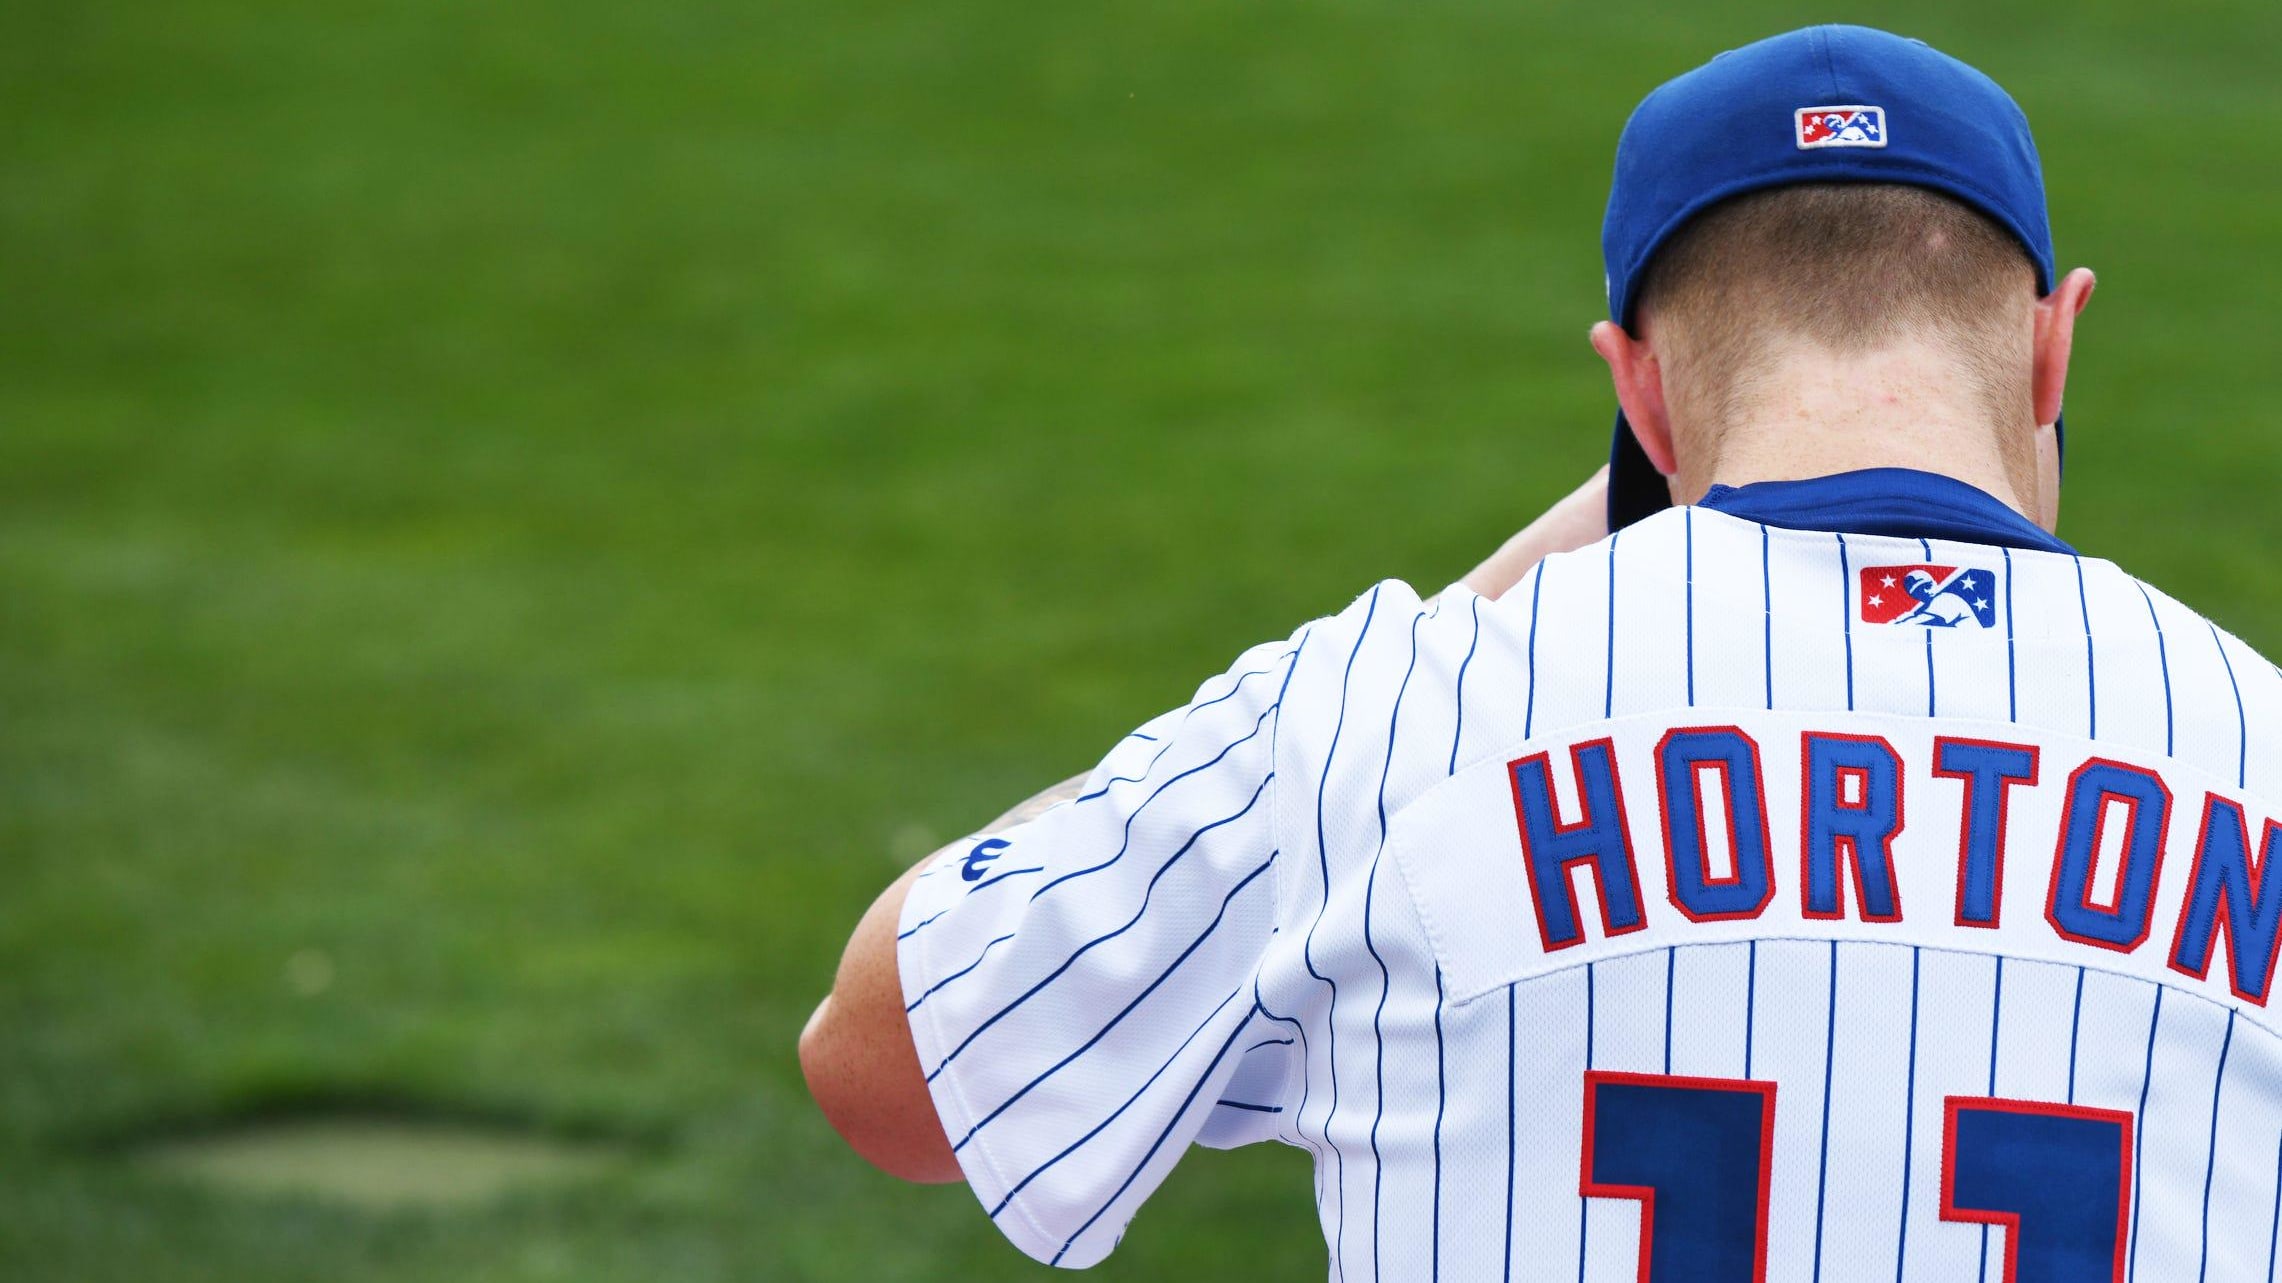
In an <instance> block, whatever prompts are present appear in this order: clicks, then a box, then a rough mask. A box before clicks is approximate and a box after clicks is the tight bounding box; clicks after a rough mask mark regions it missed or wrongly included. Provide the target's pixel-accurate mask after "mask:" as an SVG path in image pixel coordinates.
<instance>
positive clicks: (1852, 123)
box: [1793, 105, 1886, 151]
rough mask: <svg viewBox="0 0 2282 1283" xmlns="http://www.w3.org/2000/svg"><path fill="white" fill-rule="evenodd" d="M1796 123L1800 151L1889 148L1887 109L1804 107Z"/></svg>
mask: <svg viewBox="0 0 2282 1283" xmlns="http://www.w3.org/2000/svg"><path fill="white" fill-rule="evenodd" d="M1793 121H1794V123H1795V124H1796V125H1797V126H1798V138H1799V150H1800V151H1810V150H1812V149H1814V148H1816V147H1883V146H1885V145H1886V109H1885V108H1883V107H1864V106H1860V105H1855V106H1846V107H1801V108H1799V110H1798V111H1797V112H1796V113H1795V114H1794V116H1793Z"/></svg>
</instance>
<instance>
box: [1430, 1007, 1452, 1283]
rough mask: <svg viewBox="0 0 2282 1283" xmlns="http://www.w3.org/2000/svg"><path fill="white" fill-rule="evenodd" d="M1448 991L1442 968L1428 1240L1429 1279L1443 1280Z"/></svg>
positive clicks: (1436, 1030) (1436, 1023) (1436, 1011)
mask: <svg viewBox="0 0 2282 1283" xmlns="http://www.w3.org/2000/svg"><path fill="white" fill-rule="evenodd" d="M1445 996H1446V991H1445V990H1444V989H1443V987H1442V968H1441V967H1439V966H1437V967H1436V968H1435V969H1434V1215H1433V1218H1432V1220H1430V1221H1429V1222H1428V1229H1427V1238H1428V1242H1429V1243H1430V1244H1431V1245H1432V1257H1431V1264H1430V1265H1429V1267H1428V1272H1427V1277H1428V1278H1430V1279H1439V1278H1441V1277H1442V1114H1443V1109H1444V1107H1445V1106H1446V1105H1447V1104H1448V1103H1449V1100H1450V1080H1449V1079H1448V1078H1447V1077H1446V1076H1445V1075H1444V1069H1443V1054H1442V1001H1443V998H1444V997H1445Z"/></svg>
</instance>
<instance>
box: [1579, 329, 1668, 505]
mask: <svg viewBox="0 0 2282 1283" xmlns="http://www.w3.org/2000/svg"><path fill="white" fill-rule="evenodd" d="M1592 340H1593V351H1595V352H1598V353H1600V357H1601V359H1602V360H1603V361H1606V362H1608V373H1609V382H1611V383H1613V384H1615V385H1616V403H1617V404H1618V405H1620V406H1623V407H1624V417H1625V418H1626V419H1627V420H1628V421H1630V422H1631V424H1632V435H1633V436H1634V437H1635V438H1637V439H1638V440H1639V442H1640V448H1641V449H1642V450H1644V451H1646V452H1647V454H1648V461H1649V462H1650V463H1653V464H1655V465H1656V470H1657V471H1658V472H1661V473H1663V474H1664V475H1665V476H1667V477H1669V476H1671V475H1672V474H1673V473H1675V472H1678V471H1679V469H1680V465H1679V464H1678V462H1677V461H1676V457H1675V456H1674V455H1673V453H1672V415H1671V412H1670V410H1669V409H1668V408H1667V407H1666V405H1665V403H1664V370H1663V367H1662V366H1661V365H1659V364H1657V361H1656V353H1655V352H1654V351H1653V350H1652V349H1651V348H1650V347H1649V346H1648V344H1647V342H1646V341H1645V340H1643V339H1636V338H1634V337H1632V336H1631V335H1630V334H1627V333H1625V331H1624V328H1623V327H1622V326H1620V325H1618V324H1616V323H1615V322H1614V321H1602V322H1600V323H1599V324H1597V325H1595V326H1593V333H1592Z"/></svg>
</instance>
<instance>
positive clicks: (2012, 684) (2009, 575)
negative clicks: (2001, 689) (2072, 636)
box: [1997, 548, 2021, 722]
mask: <svg viewBox="0 0 2282 1283" xmlns="http://www.w3.org/2000/svg"><path fill="white" fill-rule="evenodd" d="M1997 551H1998V552H2001V553H2003V554H2004V555H2005V720H2006V721H2009V722H2017V721H2019V720H2020V719H2021V685H2020V668H2019V664H2020V659H2019V655H2018V654H2017V652H2016V649H2015V647H2014V641H2013V550H2012V549H2010V548H1999V549H1997Z"/></svg>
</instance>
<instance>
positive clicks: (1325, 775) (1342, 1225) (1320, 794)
mask: <svg viewBox="0 0 2282 1283" xmlns="http://www.w3.org/2000/svg"><path fill="white" fill-rule="evenodd" d="M1379 592H1380V590H1379V589H1378V588H1373V589H1371V600H1370V603H1369V604H1368V605H1366V606H1365V607H1364V608H1363V625H1362V627H1360V628H1358V629H1356V631H1355V647H1354V649H1352V650H1350V651H1348V652H1347V668H1346V671H1345V672H1344V673H1343V674H1342V675H1341V676H1340V678H1339V716H1338V718H1337V720H1336V721H1334V722H1333V723H1332V727H1331V743H1330V745H1329V746H1328V747H1327V748H1325V749H1324V751H1323V766H1322V768H1321V770H1319V771H1318V772H1317V774H1316V782H1315V858H1316V867H1317V869H1318V871H1319V872H1320V873H1321V874H1322V877H1323V899H1322V900H1321V901H1320V902H1318V903H1317V905H1316V906H1315V921H1314V922H1312V923H1310V924H1308V928H1307V936H1306V938H1305V939H1304V940H1302V941H1301V942H1300V961H1301V963H1302V964H1304V965H1305V966H1306V967H1307V973H1308V974H1309V975H1311V976H1313V977H1315V978H1316V979H1317V980H1320V981H1322V982H1323V983H1324V984H1325V985H1328V986H1329V987H1330V989H1331V998H1330V1001H1329V1003H1328V1004H1326V1006H1325V1009H1324V1019H1323V1025H1324V1029H1325V1031H1326V1033H1327V1034H1328V1035H1329V1038H1330V1043H1331V1046H1330V1056H1329V1058H1328V1060H1327V1061H1326V1066H1325V1068H1326V1072H1327V1073H1328V1074H1329V1076H1330V1078H1331V1104H1330V1106H1329V1108H1328V1109H1326V1110H1325V1112H1324V1115H1323V1141H1324V1143H1325V1144H1326V1145H1329V1146H1330V1147H1331V1162H1332V1167H1333V1169H1334V1175H1333V1180H1332V1185H1333V1187H1334V1190H1333V1192H1334V1194H1335V1195H1336V1200H1335V1201H1336V1206H1337V1217H1336V1219H1337V1220H1338V1222H1339V1228H1338V1231H1337V1234H1336V1237H1335V1238H1334V1239H1333V1241H1332V1244H1331V1264H1332V1270H1333V1272H1334V1273H1335V1274H1336V1275H1337V1276H1338V1277H1340V1278H1345V1277H1347V1264H1346V1245H1347V1155H1346V1154H1345V1153H1343V1152H1341V1150H1340V1148H1339V1142H1338V1141H1335V1140H1333V1139H1331V1124H1332V1121H1333V1120H1334V1119H1336V1118H1337V1117H1338V1116H1339V1021H1338V1013H1339V982H1338V981H1336V980H1333V979H1332V978H1331V977H1330V976H1327V975H1325V974H1323V973H1322V972H1321V971H1318V970H1316V966H1315V933H1316V931H1317V930H1318V929H1320V928H1321V927H1322V926H1323V915H1324V912H1325V911H1326V910H1328V909H1329V908H1330V907H1331V846H1330V842H1329V841H1328V839H1327V838H1326V837H1325V834H1324V828H1323V804H1324V798H1325V796H1326V793H1327V791H1328V790H1329V789H1330V787H1331V766H1332V763H1333V762H1334V761H1335V760H1337V758H1338V756H1339V737H1340V735H1341V734H1343V733H1344V732H1345V731H1346V729H1347V692H1348V689H1349V686H1350V684H1351V683H1352V682H1353V681H1354V680H1355V658H1356V657H1357V656H1358V655H1361V654H1362V653H1363V643H1364V641H1365V640H1367V639H1368V638H1369V637H1370V635H1371V623H1372V621H1373V620H1375V619H1377V618H1378V616H1379Z"/></svg>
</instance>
